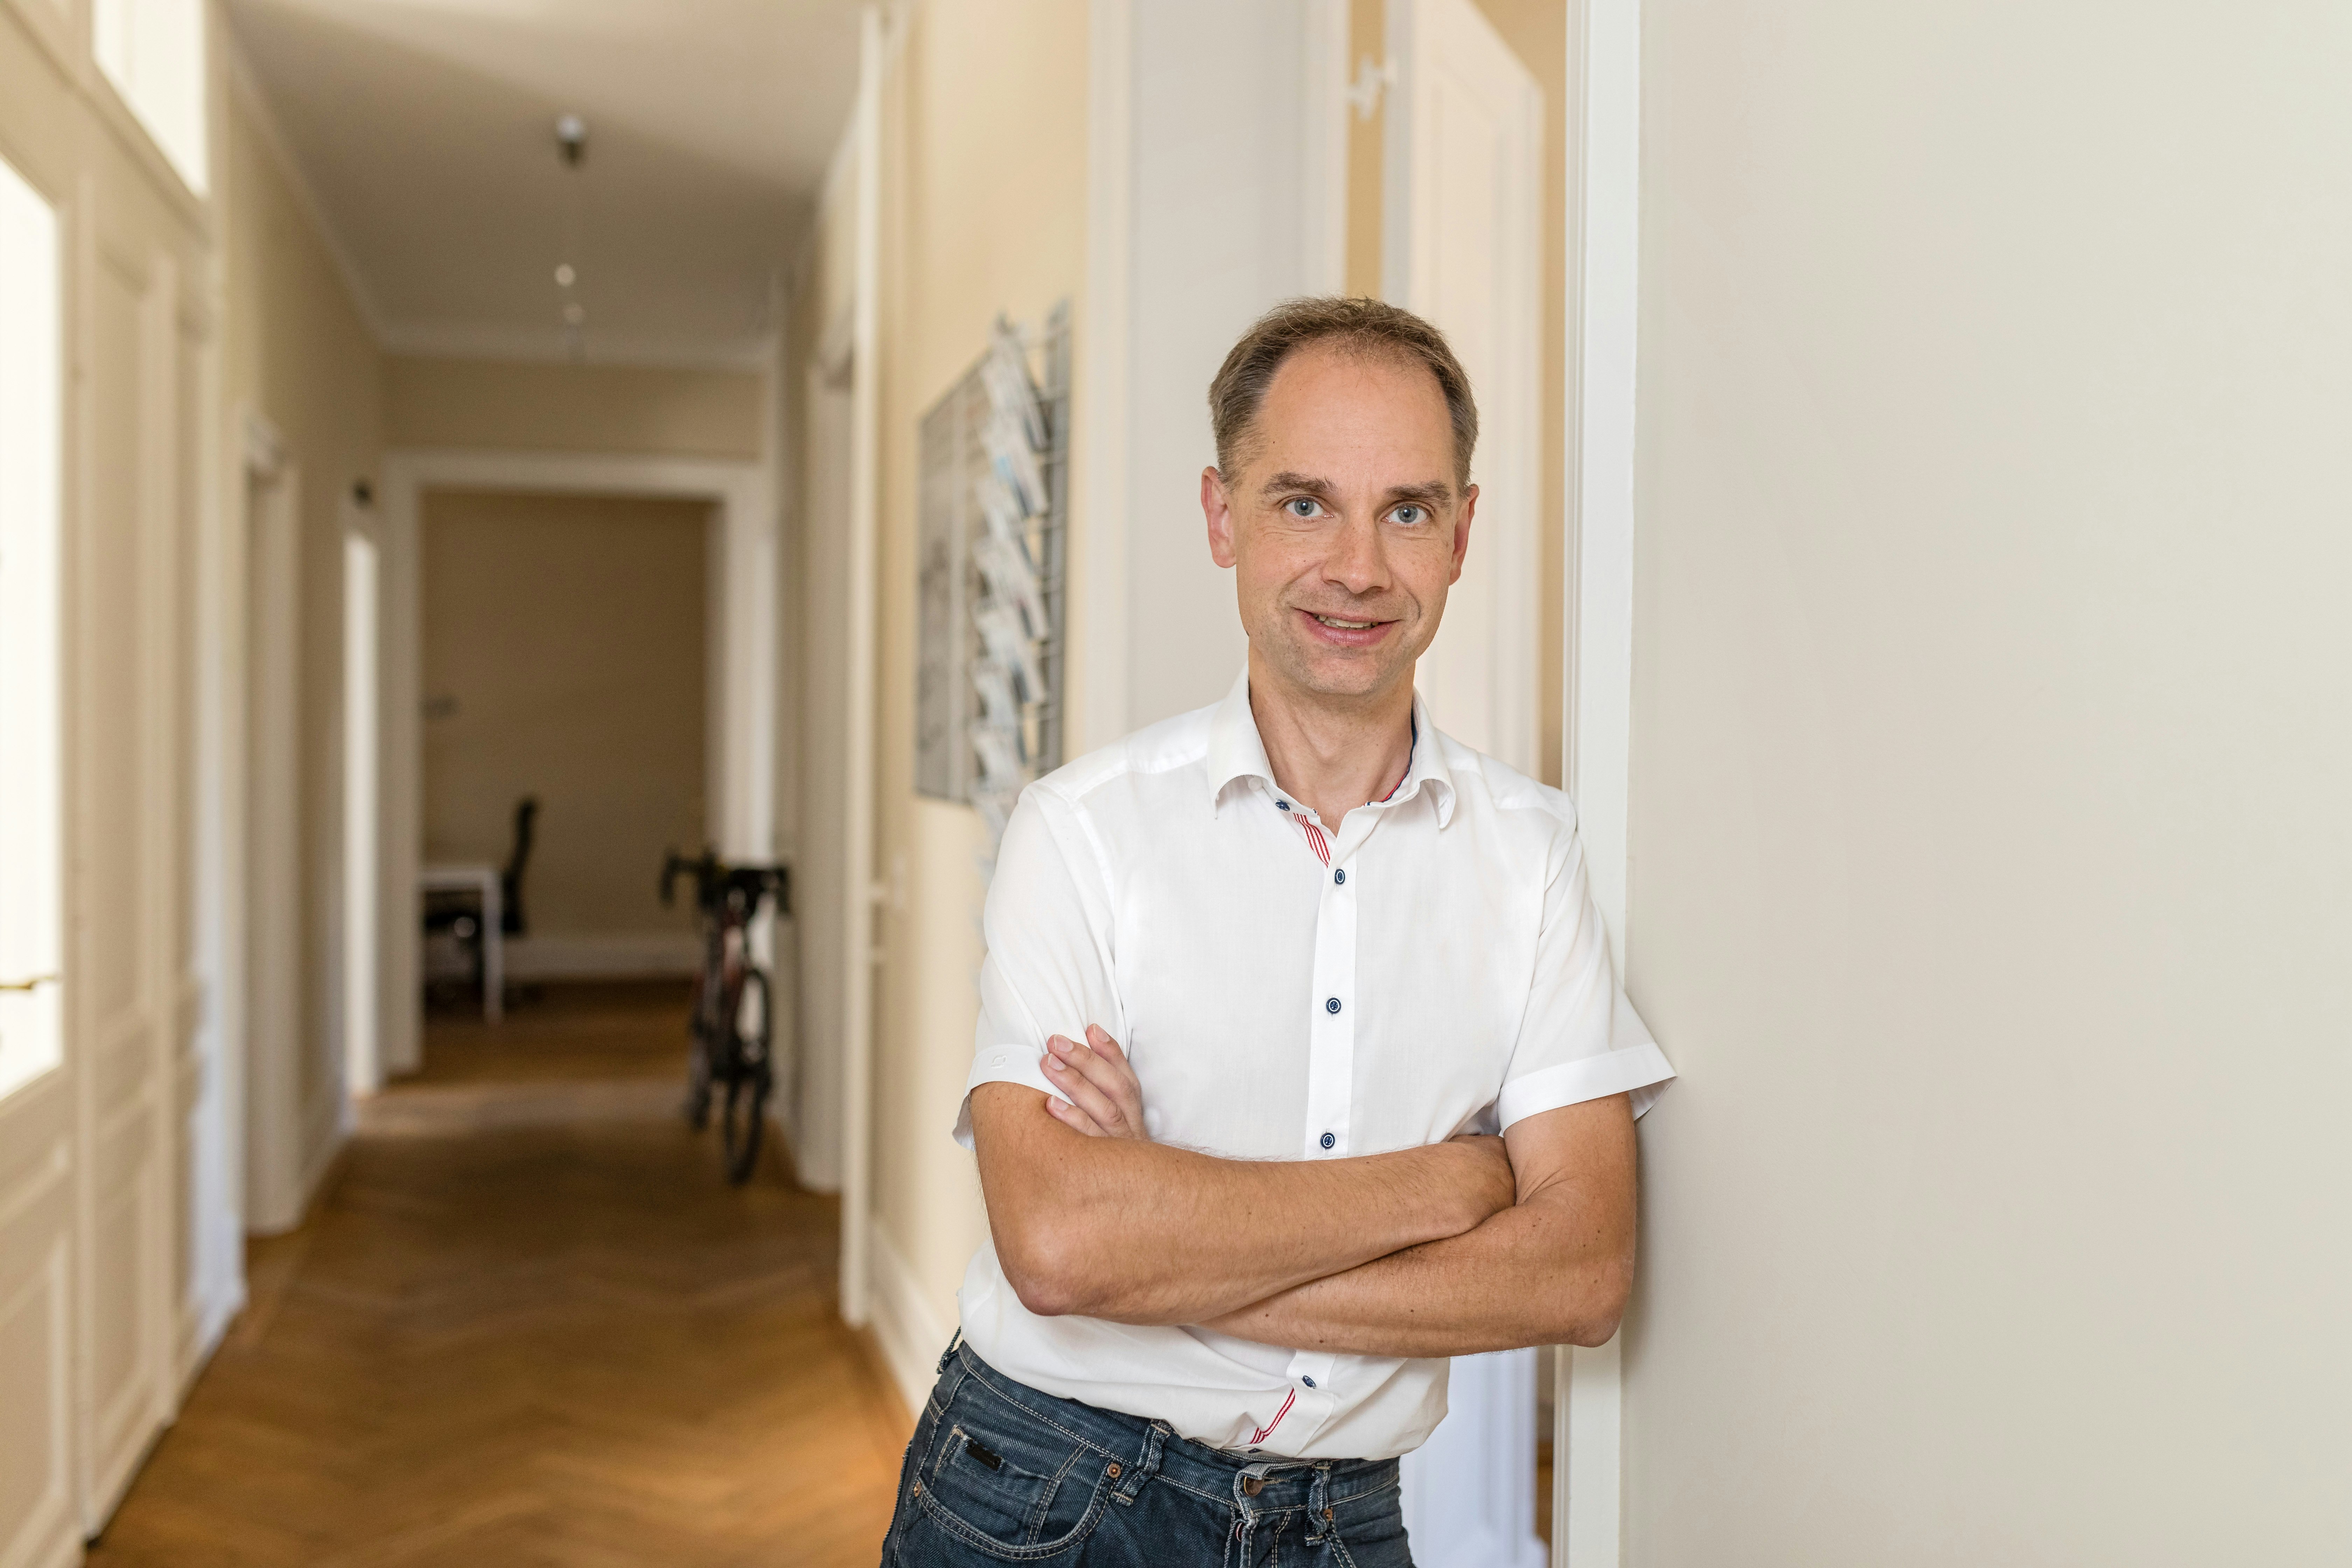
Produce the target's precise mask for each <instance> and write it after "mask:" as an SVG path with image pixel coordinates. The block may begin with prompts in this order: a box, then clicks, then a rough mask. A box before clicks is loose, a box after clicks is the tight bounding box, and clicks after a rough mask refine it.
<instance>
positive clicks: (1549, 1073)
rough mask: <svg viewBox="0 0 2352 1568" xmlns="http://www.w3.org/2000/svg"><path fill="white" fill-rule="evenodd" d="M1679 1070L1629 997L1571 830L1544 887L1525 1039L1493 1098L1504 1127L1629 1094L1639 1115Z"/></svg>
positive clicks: (1514, 1050)
mask: <svg viewBox="0 0 2352 1568" xmlns="http://www.w3.org/2000/svg"><path fill="white" fill-rule="evenodd" d="M1674 1076H1675V1069H1674V1068H1672V1067H1671V1066H1669V1065H1668V1064H1667V1062H1666V1057H1665V1053H1664V1051H1661V1050H1660V1049H1658V1044H1657V1042H1656V1041H1655V1040H1654V1039H1652V1038H1651V1037H1650V1030H1649V1027H1648V1026H1647V1025H1645V1024H1643V1022H1642V1018H1641V1015H1640V1014H1638V1013H1636V1012H1634V1011H1633V1004H1632V1003H1631V1002H1629V1001H1627V1000H1626V999H1625V990H1624V987H1623V986H1622V985H1621V984H1619V983H1618V979H1617V969H1616V966H1615V964H1613V963H1612V962H1611V961H1610V953H1609V931H1608V928H1607V927H1606V926H1604V925H1603V924H1602V923H1601V909H1600V906H1599V905H1597V904H1595V903H1594V902H1593V901H1592V889H1591V884H1590V883H1589V882H1588V880H1587V879H1586V877H1585V871H1584V846H1583V843H1582V841H1581V840H1580V839H1579V838H1578V837H1577V836H1576V832H1575V830H1574V829H1573V828H1572V827H1571V828H1570V831H1569V834H1568V837H1567V842H1566V844H1565V846H1564V853H1562V855H1561V857H1560V859H1559V863H1558V864H1557V866H1556V867H1555V868H1554V870H1553V872H1552V875H1551V879H1550V880H1549V882H1548V883H1547V884H1546V886H1545V888H1544V906H1543V931H1542V933H1541V934H1540V935H1539V936H1538V938H1537V942H1536V968H1535V980H1534V984H1532V985H1531V986H1530V987H1529V988H1528V1010H1527V1013H1526V1015H1525V1016H1523V1017H1522V1018H1521V1019H1520V1022H1519V1038H1518V1043H1517V1045H1516V1046H1515V1047H1513V1048H1512V1051H1511V1065H1510V1066H1509V1068H1507V1069H1506V1070H1505V1072H1504V1075H1503V1089H1502V1093H1501V1094H1500V1095H1498V1096H1497V1097H1496V1100H1495V1115H1496V1121H1497V1122H1498V1123H1499V1124H1500V1125H1501V1126H1502V1127H1506V1128H1507V1127H1509V1126H1510V1125H1511V1123H1513V1122H1515V1121H1524V1120H1525V1119H1526V1118H1528V1117H1530V1116H1534V1115H1537V1114H1538V1113H1540V1112H1542V1111H1546V1110H1559V1108H1560V1107H1561V1106H1563V1105H1576V1104H1580V1103H1581V1102H1582V1101H1584V1100H1601V1099H1604V1098H1605V1097H1607V1096H1609V1095H1612V1094H1625V1095H1630V1096H1631V1098H1632V1100H1633V1114H1634V1115H1636V1116H1639V1115H1641V1114H1642V1113H1643V1111H1645V1110H1649V1109H1650V1107H1651V1106H1652V1105H1653V1104H1654V1103H1655V1102H1656V1100H1657V1098H1658V1096H1659V1095H1661V1094H1663V1093H1664V1092H1665V1087H1666V1084H1667V1081H1668V1080H1669V1079H1672V1078H1673V1077H1674Z"/></svg>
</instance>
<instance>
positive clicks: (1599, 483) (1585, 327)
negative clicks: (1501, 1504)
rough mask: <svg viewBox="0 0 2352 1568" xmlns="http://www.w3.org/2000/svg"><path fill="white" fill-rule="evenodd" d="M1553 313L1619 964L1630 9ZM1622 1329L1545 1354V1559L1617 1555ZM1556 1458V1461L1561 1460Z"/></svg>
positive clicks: (1628, 713)
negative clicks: (1552, 1361)
mask: <svg viewBox="0 0 2352 1568" xmlns="http://www.w3.org/2000/svg"><path fill="white" fill-rule="evenodd" d="M1566 79H1567V81H1568V84H1569V92H1570V95H1571V97H1570V103H1569V104H1568V105H1567V109H1568V123H1569V126H1570V135H1569V155H1568V159H1567V164H1568V166H1567V168H1566V170H1565V171H1564V174H1565V177H1566V179H1567V181H1568V192H1567V195H1568V200H1567V203H1566V207H1567V221H1568V235H1567V241H1568V247H1567V255H1568V266H1569V278H1568V287H1569V291H1570V296H1569V297H1570V306H1571V307H1572V308H1571V309H1570V310H1567V311H1565V312H1563V314H1564V315H1565V317H1566V331H1567V334H1568V342H1567V363H1568V365H1569V375H1568V378H1567V394H1568V395H1567V397H1566V398H1565V400H1564V401H1565V403H1566V407H1565V409H1564V410H1563V416H1564V417H1565V419H1566V422H1567V428H1566V431H1565V436H1566V462H1567V475H1566V479H1567V483H1566V486H1565V489H1566V494H1567V502H1568V516H1567V518H1566V519H1565V525H1566V527H1567V529H1568V537H1567V540H1566V541H1565V543H1566V546H1567V548H1565V549H1564V550H1562V551H1561V552H1560V553H1561V559H1562V570H1563V574H1564V578H1565V581H1564V582H1563V584H1562V593H1563V597H1562V601H1561V602H1562V603H1563V604H1566V605H1570V606H1572V607H1573V614H1574V620H1573V624H1572V625H1571V626H1570V636H1568V637H1564V638H1563V639H1562V643H1563V647H1562V649H1561V652H1562V656H1563V658H1564V659H1565V660H1566V663H1567V668H1566V670H1565V671H1564V672H1563V679H1562V681H1561V687H1560V689H1561V691H1562V694H1563V698H1564V700H1565V702H1566V705H1567V712H1566V713H1565V714H1564V715H1563V716H1562V718H1563V722H1562V724H1561V727H1560V732H1561V735H1562V737H1563V741H1564V745H1565V750H1566V752H1567V754H1566V755H1565V756H1564V757H1563V758H1562V759H1561V774H1560V776H1561V777H1562V778H1564V779H1566V780H1567V781H1568V784H1569V791H1570V795H1571V796H1572V797H1573V798H1574V800H1575V802H1576V814H1577V831H1578V834H1579V836H1580V837H1581V839H1582V841H1583V846H1584V864H1585V871H1586V875H1587V876H1588V877H1589V878H1590V879H1591V887H1592V896H1593V900H1594V902H1595V903H1596V904H1597V905H1598V906H1599V907H1600V910H1601V920H1602V922H1603V923H1604V924H1605V925H1606V926H1607V927H1608V931H1609V941H1610V947H1611V950H1612V952H1614V953H1615V954H1616V957H1617V963H1618V973H1620V974H1621V975H1622V974H1623V973H1624V965H1625V912H1626V909H1625V902H1626V879H1627V854H1628V843H1629V840H1628V831H1627V828H1628V825H1627V816H1628V809H1629V802H1630V795H1631V776H1632V775H1631V767H1632V753H1633V530H1634V522H1635V516H1634V508H1633V482H1634V439H1635V434H1636V407H1637V405H1636V401H1635V398H1636V391H1637V388H1636V381H1635V374H1636V369H1637V363H1638V362H1637V357H1636V349H1637V331H1638V327H1639V315H1638V310H1639V305H1640V282H1641V186H1642V157H1641V151H1642V148H1641V142H1642V134H1641V133H1642V0H1570V9H1569V26H1568V70H1567V74H1566ZM1622 1345H1623V1339H1622V1334H1621V1335H1619V1336H1616V1337H1612V1339H1611V1340H1610V1341H1609V1342H1608V1343H1606V1344H1604V1345H1601V1346H1599V1347H1598V1348H1595V1349H1582V1348H1579V1349H1575V1350H1572V1351H1571V1352H1570V1353H1569V1354H1568V1355H1565V1356H1560V1357H1559V1358H1557V1361H1558V1372H1557V1373H1556V1376H1557V1383H1556V1384H1555V1389H1554V1397H1553V1401H1552V1407H1553V1429H1552V1430H1553V1436H1552V1453H1553V1471H1552V1485H1553V1504H1552V1519H1553V1521H1554V1524H1553V1529H1552V1562H1553V1563H1555V1564H1556V1565H1558V1568H1604V1565H1605V1568H1614V1565H1615V1564H1617V1563H1620V1562H1622V1554H1623V1532H1622V1511H1623V1502H1624V1498H1623V1487H1624V1467H1623V1446H1624V1370H1623V1360H1622V1356H1623V1352H1622ZM1563 1456H1564V1458H1563Z"/></svg>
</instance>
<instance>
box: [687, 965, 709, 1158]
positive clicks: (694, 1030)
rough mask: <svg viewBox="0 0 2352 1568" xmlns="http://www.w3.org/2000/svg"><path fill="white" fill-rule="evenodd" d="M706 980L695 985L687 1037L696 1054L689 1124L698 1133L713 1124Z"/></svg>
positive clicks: (690, 1064) (691, 1061)
mask: <svg viewBox="0 0 2352 1568" xmlns="http://www.w3.org/2000/svg"><path fill="white" fill-rule="evenodd" d="M702 1015H703V1006H702V981H701V979H700V978H699V977H697V978H696V980H695V983H694V1008H693V1011H691V1012H689V1013H688V1015H687V1016H686V1033H687V1037H688V1038H689V1039H691V1040H693V1042H694V1055H693V1056H692V1057H690V1058H688V1061H687V1068H686V1104H685V1105H684V1107H682V1109H683V1110H684V1111H685V1113H686V1124H687V1125H688V1127H691V1128H693V1129H694V1130H695V1131H697V1132H699V1131H702V1130H703V1129H704V1128H706V1127H708V1126H709V1125H710V1089H711V1071H710V1068H711V1060H710V1057H711V1051H710V1030H709V1026H708V1022H707V1020H706V1019H705V1018H704V1017H703V1016H702Z"/></svg>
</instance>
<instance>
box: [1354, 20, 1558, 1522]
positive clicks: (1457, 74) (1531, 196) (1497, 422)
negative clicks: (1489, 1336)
mask: <svg viewBox="0 0 2352 1568" xmlns="http://www.w3.org/2000/svg"><path fill="white" fill-rule="evenodd" d="M1389 24H1390V29H1391V31H1390V38H1389V49H1390V58H1391V59H1393V60H1395V61H1396V62H1397V63H1398V66H1399V68H1400V70H1401V73H1402V74H1401V79H1400V81H1399V85H1398V90H1397V92H1396V93H1395V94H1393V95H1392V96H1391V100H1390V115H1391V119H1390V121H1389V125H1388V137H1389V147H1390V152H1389V169H1388V176H1389V177H1388V188H1387V191H1386V193H1385V199H1386V208H1387V215H1386V220H1385V229H1386V233H1385V235H1384V237H1383V263H1384V271H1385V272H1386V274H1387V277H1386V280H1385V281H1386V292H1387V294H1388V296H1389V298H1390V299H1391V300H1395V301H1397V302H1398V303H1400V304H1402V305H1404V306H1405V307H1406V308H1407V309H1409V310H1414V311H1416V312H1418V313H1419V314H1421V315H1423V316H1424V317H1427V318H1428V319H1429V320H1430V321H1433V322H1434V323H1436V325H1437V326H1438V327H1439V328H1440V329H1441V330H1442V331H1444V333H1445V335H1446V339H1447V341H1448V342H1451V343H1452V344H1453V345H1454V353H1455V354H1456V355H1457V356H1458V357H1459V358H1460V359H1461V361H1462V365H1463V369H1464V370H1465V371H1466V372H1467V373H1468V374H1469V377H1470V384H1471V389H1472V391H1473V393H1474V394H1475V395H1476V398H1477V402H1478V424H1479V437H1478V447H1477V450H1476V452H1475V457H1474V461H1473V464H1472V469H1471V479H1472V481H1473V482H1474V483H1475V484H1476V485H1477V486H1478V492H1479V493H1478V506H1477V512H1476V516H1475V521H1474V523H1473V524H1472V527H1471V531H1470V549H1469V554H1468V556H1467V558H1466V559H1465V562H1464V563H1463V571H1462V576H1461V579H1460V581H1458V582H1457V583H1455V584H1454V587H1453V590H1452V591H1451V593H1450V594H1449V595H1447V598H1446V605H1445V618H1444V623H1443V625H1442V627H1441V629H1440V630H1439V632H1438V635H1437V640H1436V641H1435V642H1434V643H1433V644H1432V645H1431V647H1430V649H1429V651H1428V652H1427V653H1426V654H1424V655H1423V658H1422V661H1421V666H1420V668H1419V669H1418V671H1417V672H1416V675H1415V684H1416V685H1417V686H1418V687H1419V688H1420V689H1421V691H1422V693H1423V696H1424V697H1425V698H1427V699H1428V701H1429V705H1430V710H1431V713H1432V715H1433V717H1434V718H1435V719H1436V721H1437V724H1438V727H1439V728H1440V729H1442V730H1444V731H1445V732H1446V733H1448V734H1450V735H1452V736H1453V737H1454V739H1456V740H1458V741H1461V742H1464V743H1465V744H1467V745H1470V746H1474V747H1475V748H1477V749H1478V750H1479V751H1482V752H1486V753H1487V754H1488V755H1490V756H1493V757H1496V759H1498V760H1500V761H1501V762H1504V763H1508V764H1509V765H1510V766H1512V767H1514V768H1517V769H1518V770H1519V771H1520V772H1522V773H1527V774H1528V775H1530V776H1540V775H1539V770H1538V758H1537V756H1536V748H1537V745H1538V736H1539V735H1540V734H1541V733H1542V729H1541V725H1540V723H1539V718H1540V716H1539V715H1538V712H1537V710H1536V704H1537V702H1538V692H1539V691H1540V690H1541V681H1540V679H1538V676H1539V672H1538V668H1537V659H1538V571H1539V565H1540V560H1541V552H1540V549H1539V540H1538V527H1539V525H1540V523H1541V521H1542V516H1541V506H1542V495H1541V482H1542V464H1541V458H1542V447H1541V444H1540V442H1541V437H1540V430H1541V423H1540V421H1541V416H1542V410H1541V408H1540V406H1539V400H1540V397H1541V395H1542V382H1541V360H1540V357H1539V353H1540V343H1539V337H1540V334H1541V331H1542V322H1543V310H1542V304H1543V301H1542V296H1541V293H1540V289H1541V286H1542V285H1541V279H1542V237H1541V234H1540V232H1539V231H1538V226H1537V225H1538V215H1539V214H1541V212H1542V211H1543V198H1542V178H1543V174H1542V161H1543V122H1544V114H1543V95H1542V92H1541V89H1538V87H1537V85H1536V82H1535V79H1534V78H1533V77H1532V76H1531V75H1529V73H1528V69H1527V68H1526V67H1525V66H1524V65H1522V64H1521V63H1520V62H1519V59H1518V58H1517V56H1516V55H1514V54H1513V53H1512V52H1511V50H1510V47H1509V46H1508V45H1507V44H1505V43H1504V42H1503V40H1502V39H1501V37H1498V36H1497V35H1496V32H1495V30H1494V27H1493V26H1491V25H1490V24H1489V23H1488V22H1487V21H1486V17H1485V16H1484V15H1483V14H1481V13H1480V12H1479V10H1478V9H1477V7H1476V6H1475V5H1472V4H1471V0H1389ZM1534 1360H1535V1352H1532V1351H1512V1352H1504V1353H1502V1354H1499V1355H1490V1356H1463V1357H1458V1358H1456V1359H1455V1361H1454V1366H1453V1373H1452V1387H1451V1392H1450V1394H1449V1396H1448V1405H1449V1407H1450V1408H1449V1413H1448V1415H1446V1418H1445V1420H1444V1424H1443V1425H1441V1426H1439V1428H1438V1430H1437V1432H1436V1434H1435V1435H1434V1436H1433V1437H1432V1438H1431V1440H1430V1441H1429V1442H1428V1444H1426V1445H1425V1446H1424V1447H1423V1448H1422V1449H1421V1450H1420V1451H1419V1452H1417V1453H1414V1454H1411V1455H1408V1456H1407V1457H1406V1460H1405V1468H1404V1478H1403V1490H1404V1497H1403V1501H1404V1509H1405V1522H1406V1526H1407V1528H1408V1529H1409V1530H1411V1531H1412V1535H1413V1539H1414V1551H1415V1556H1416V1560H1417V1561H1419V1562H1421V1563H1423V1564H1424V1565H1425V1568H1473V1565H1475V1568H1539V1565H1540V1564H1541V1563H1543V1562H1544V1561H1545V1559H1546V1553H1545V1550H1544V1546H1543V1542H1541V1541H1540V1540H1539V1539H1538V1537H1537V1536H1536V1534H1535V1463H1536V1454H1535V1422H1534V1410H1533V1406H1534V1397H1535V1384H1534V1377H1535V1371H1534V1365H1533V1363H1534Z"/></svg>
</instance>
